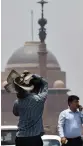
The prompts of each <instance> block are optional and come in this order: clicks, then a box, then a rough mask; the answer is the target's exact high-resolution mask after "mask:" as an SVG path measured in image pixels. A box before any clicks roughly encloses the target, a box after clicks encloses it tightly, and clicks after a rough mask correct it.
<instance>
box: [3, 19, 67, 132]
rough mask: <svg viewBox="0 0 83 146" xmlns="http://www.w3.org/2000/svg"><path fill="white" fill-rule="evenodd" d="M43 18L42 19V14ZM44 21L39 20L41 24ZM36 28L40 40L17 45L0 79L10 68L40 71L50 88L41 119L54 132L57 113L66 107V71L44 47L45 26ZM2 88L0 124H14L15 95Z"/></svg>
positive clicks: (15, 120) (4, 76) (4, 78)
mask: <svg viewBox="0 0 83 146" xmlns="http://www.w3.org/2000/svg"><path fill="white" fill-rule="evenodd" d="M41 20H42V22H43V21H45V19H44V18H41ZM42 24H43V23H41V24H40V26H41V28H42V27H43V28H44V26H42ZM41 28H40V31H39V37H40V42H34V41H32V42H25V44H24V46H23V47H21V48H19V49H17V50H16V51H15V52H14V53H13V54H12V56H11V57H10V58H9V60H8V62H7V65H6V68H5V72H2V79H1V82H2V83H3V82H4V81H5V80H6V79H7V75H8V74H9V72H10V71H11V70H12V69H15V70H16V71H18V72H19V73H21V72H23V71H24V70H29V71H30V72H32V73H36V74H40V75H41V76H43V77H45V78H46V79H47V81H48V85H49V92H48V98H47V101H46V104H45V108H44V114H43V121H44V128H45V131H46V133H48V134H50V133H51V134H55V133H56V132H57V120H58V115H59V113H60V112H61V111H62V110H63V109H65V108H67V92H68V91H69V90H68V89H66V73H65V72H64V71H62V70H61V67H60V65H59V63H58V61H57V59H56V57H55V56H54V55H53V53H52V52H50V51H49V50H48V49H47V48H46V44H45V37H46V36H45V35H46V33H45V29H41ZM1 85H2V89H1V95H2V98H1V102H2V103H1V104H2V115H1V116H2V118H1V120H2V121H1V122H2V125H4V124H5V125H11V124H12V125H13V124H14V125H15V124H17V121H18V118H16V117H14V115H13V114H12V107H13V102H14V100H15V99H16V96H15V94H14V93H12V94H10V93H7V92H6V91H5V90H4V88H3V84H1Z"/></svg>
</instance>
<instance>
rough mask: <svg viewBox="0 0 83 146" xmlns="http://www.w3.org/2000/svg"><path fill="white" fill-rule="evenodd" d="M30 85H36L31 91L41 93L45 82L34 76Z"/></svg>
mask: <svg viewBox="0 0 83 146" xmlns="http://www.w3.org/2000/svg"><path fill="white" fill-rule="evenodd" d="M29 85H34V89H33V90H32V91H31V92H32V93H33V92H34V93H37V94H38V93H39V92H40V90H42V87H43V83H42V80H41V79H37V78H33V79H31V80H30V82H29Z"/></svg>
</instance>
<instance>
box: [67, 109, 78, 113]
mask: <svg viewBox="0 0 83 146" xmlns="http://www.w3.org/2000/svg"><path fill="white" fill-rule="evenodd" d="M68 112H69V113H73V111H72V110H71V109H70V108H68ZM75 113H78V110H77V111H76V112H75Z"/></svg>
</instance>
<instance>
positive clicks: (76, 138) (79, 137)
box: [67, 136, 81, 140]
mask: <svg viewBox="0 0 83 146" xmlns="http://www.w3.org/2000/svg"><path fill="white" fill-rule="evenodd" d="M67 139H68V140H78V139H81V136H78V137H75V138H67Z"/></svg>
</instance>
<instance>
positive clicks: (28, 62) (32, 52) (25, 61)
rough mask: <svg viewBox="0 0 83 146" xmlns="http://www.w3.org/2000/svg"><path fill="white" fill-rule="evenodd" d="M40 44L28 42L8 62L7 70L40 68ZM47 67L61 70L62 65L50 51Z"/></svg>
mask: <svg viewBox="0 0 83 146" xmlns="http://www.w3.org/2000/svg"><path fill="white" fill-rule="evenodd" d="M39 44H40V43H39V42H26V43H25V45H24V46H23V47H21V48H19V49H17V50H16V51H15V52H14V53H13V54H12V56H11V57H10V59H9V60H8V62H7V67H6V68H12V67H26V66H27V67H37V66H39V60H38V53H37V52H38V50H39ZM47 67H51V68H56V69H58V70H60V65H59V63H58V61H57V59H56V58H55V56H54V55H53V54H52V53H51V52H50V51H48V54H47Z"/></svg>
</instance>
